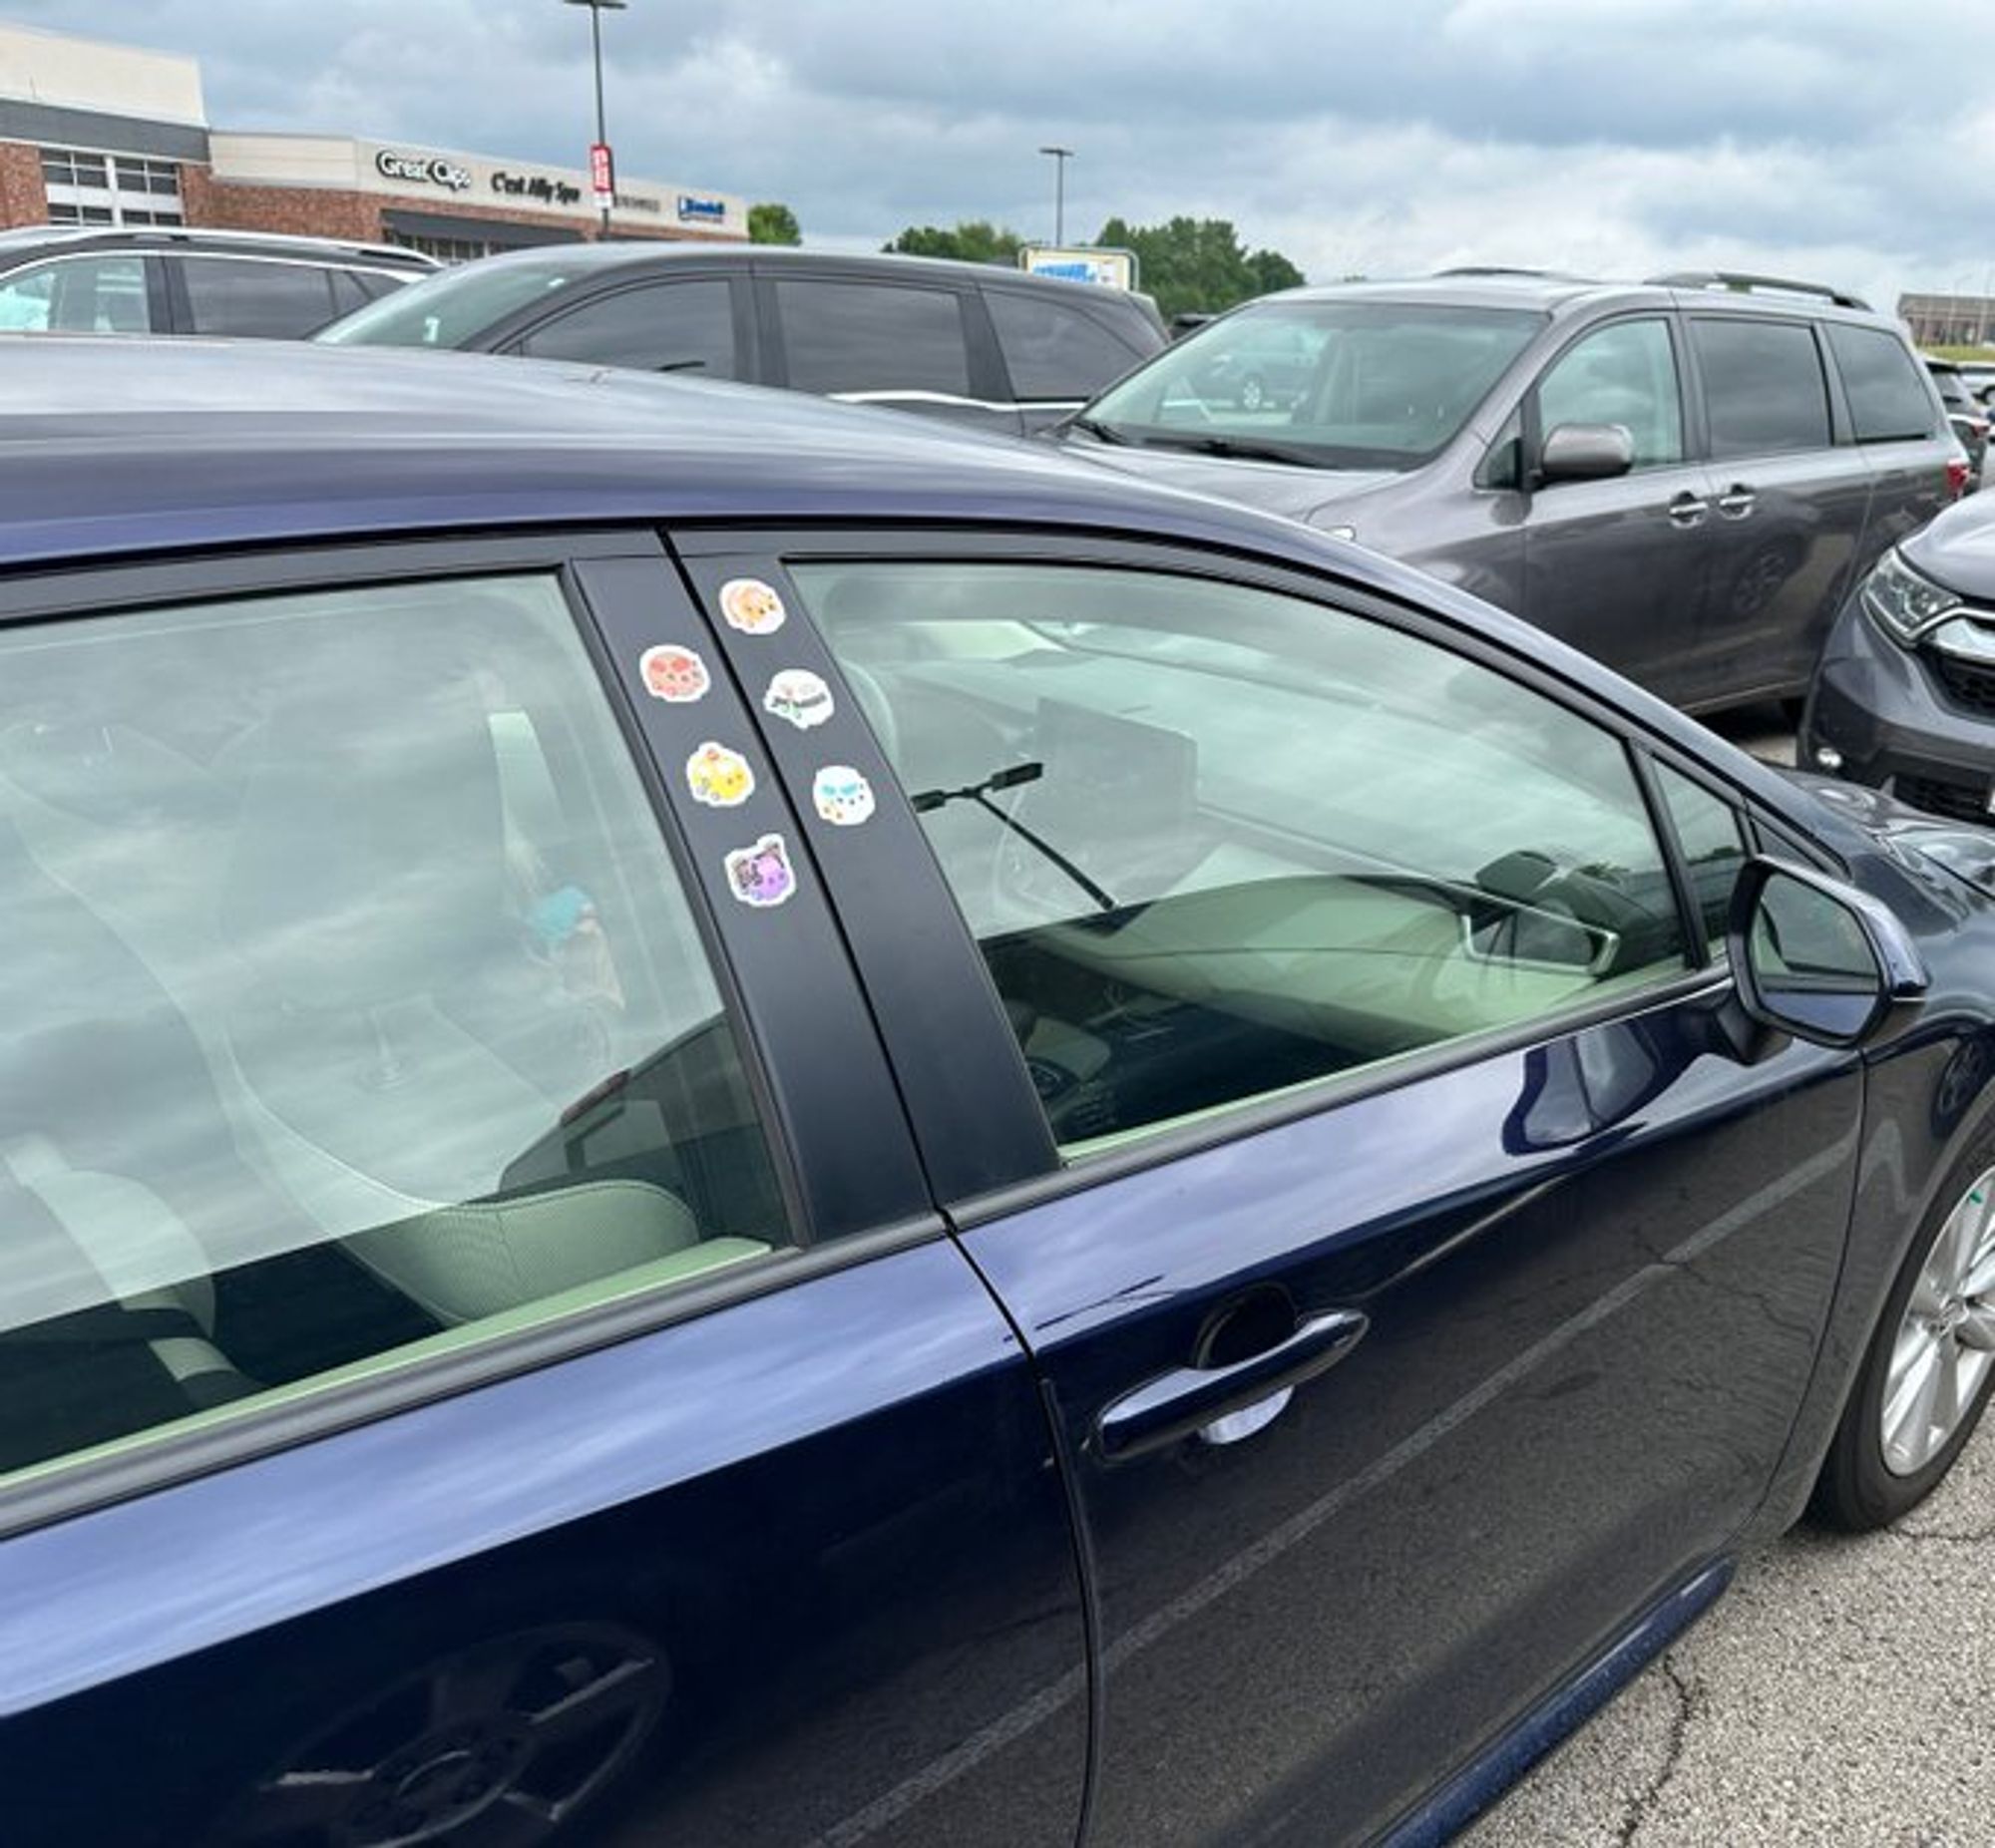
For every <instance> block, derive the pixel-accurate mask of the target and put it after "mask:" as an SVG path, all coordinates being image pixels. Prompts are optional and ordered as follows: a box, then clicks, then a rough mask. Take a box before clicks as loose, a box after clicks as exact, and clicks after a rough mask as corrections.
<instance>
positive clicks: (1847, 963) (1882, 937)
mask: <svg viewBox="0 0 1995 1848" xmlns="http://www.w3.org/2000/svg"><path fill="white" fill-rule="evenodd" d="M1726 948H1727V951H1728V953H1729V954H1730V956H1731V959H1732V974H1733V979H1734V980H1735V981H1736V982H1737V983H1738V984H1739V998H1740V1001H1741V1002H1742V1003H1743V1005H1744V1006H1745V1009H1746V1012H1747V1013H1748V1014H1749V1015H1751V1016H1752V1018H1753V1019H1755V1020H1757V1021H1759V1022H1760V1023H1761V1024H1762V1025H1764V1026H1771V1027H1777V1028H1779V1029H1780V1030H1781V1031H1782V1032H1786V1033H1792V1034H1793V1035H1794V1036H1795V1037H1796V1039H1805V1040H1809V1041H1812V1042H1813V1043H1814V1044H1815V1045H1818V1046H1854V1045H1858V1044H1860V1043H1861V1042H1862V1041H1863V1040H1865V1039H1866V1038H1868V1037H1869V1035H1870V1034H1871V1033H1872V1032H1874V1031H1875V1030H1876V1027H1877V1024H1878V1022H1879V1021H1881V1020H1882V1019H1883V1018H1884V1016H1885V1015H1886V1014H1887V1013H1889V1012H1890V1010H1891V1008H1892V1007H1893V1006H1894V1005H1895V1004H1896V1003H1897V1002H1899V1001H1905V1000H1910V999H1913V998H1914V997H1915V996H1917V995H1921V994H1923V993H1924V992H1925V991H1926V988H1927V987H1928V986H1929V985H1930V982H1931V979H1932V978H1931V976H1930V975H1929V974H1928V973H1927V971H1926V965H1925V959H1924V957H1922V956H1921V955H1920V954H1919V948H1918V944H1917V943H1916V942H1915V941H1914V940H1913V937H1912V934H1911V932H1910V931H1909V930H1907V929H1906V928H1905V926H1904V925H1903V924H1901V923H1899V921H1898V918H1897V916H1896V914H1895V913H1893V912H1892V911H1891V910H1890V908H1889V907H1888V906H1885V905H1883V904H1880V903H1879V902H1878V901H1877V900H1876V899H1873V898H1872V897H1871V896H1870V895H1869V894H1868V893H1867V892H1858V891H1857V890H1856V888H1855V887H1853V886H1847V885H1844V884H1843V883H1842V882H1841V881H1840V880H1834V879H1829V878H1827V877H1825V876H1824V875H1822V874H1820V873H1817V872H1815V871H1814V870H1813V869H1812V868H1809V867H1800V866H1796V865H1794V864H1793V863H1792V862H1789V861H1785V860H1767V859H1754V860H1749V861H1748V862H1747V863H1746V865H1745V866H1744V867H1743V868H1742V869H1741V870H1740V874H1739V884H1738V886H1737V887H1736V888H1735V889H1734V891H1733V894H1732V915H1731V919H1730V922H1729V926H1728V928H1727V931H1726Z"/></svg>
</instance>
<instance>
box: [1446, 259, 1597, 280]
mask: <svg viewBox="0 0 1995 1848" xmlns="http://www.w3.org/2000/svg"><path fill="white" fill-rule="evenodd" d="M1434 274H1435V275H1436V276H1537V277H1539V278H1541V279H1542V280H1544V281H1546V282H1576V281H1578V280H1579V278H1578V277H1577V276H1574V275H1570V274H1568V273H1567V272H1566V271H1565V270H1563V269H1527V268H1525V267H1524V266H1523V265H1522V264H1520V263H1459V264H1457V265H1455V267H1454V268H1452V269H1436V270H1435V271H1434Z"/></svg>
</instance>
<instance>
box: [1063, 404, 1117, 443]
mask: <svg viewBox="0 0 1995 1848" xmlns="http://www.w3.org/2000/svg"><path fill="white" fill-rule="evenodd" d="M1066 427H1067V428H1068V429H1069V430H1085V431H1086V432H1087V434H1088V435H1089V436H1091V437H1092V438H1094V440H1095V441H1096V442H1097V443H1127V442H1128V441H1129V439H1128V438H1127V437H1125V436H1124V435H1123V434H1122V433H1121V431H1119V430H1117V429H1116V428H1115V426H1114V425H1113V424H1104V423H1103V422H1102V421H1101V420H1100V418H1098V417H1089V416H1088V415H1087V414H1086V413H1085V412H1082V411H1076V412H1075V413H1074V414H1073V415H1072V416H1071V417H1069V418H1068V419H1067V420H1066Z"/></svg>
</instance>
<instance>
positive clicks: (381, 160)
mask: <svg viewBox="0 0 1995 1848" xmlns="http://www.w3.org/2000/svg"><path fill="white" fill-rule="evenodd" d="M374 171H375V172H376V173H377V174H379V175H380V176H381V178H382V179H383V180H394V181H399V182H400V183H401V184H402V185H418V186H441V187H442V188H443V189H444V190H445V191H446V192H469V191H470V190H471V169H470V168H468V167H466V166H464V165H463V164H462V163H461V162H457V161H453V160H452V159H450V157H449V156H448V155H441V154H403V153H401V152H400V151H399V150H397V149H394V148H380V149H376V150H375V154H374Z"/></svg>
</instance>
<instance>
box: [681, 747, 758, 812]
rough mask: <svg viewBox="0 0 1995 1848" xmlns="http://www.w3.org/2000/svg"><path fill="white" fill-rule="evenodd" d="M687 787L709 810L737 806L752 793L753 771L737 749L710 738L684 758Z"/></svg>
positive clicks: (753, 787)
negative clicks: (732, 749)
mask: <svg viewBox="0 0 1995 1848" xmlns="http://www.w3.org/2000/svg"><path fill="white" fill-rule="evenodd" d="M686 787H687V788H688V789H689V790H691V791H692V799H693V801H695V802H703V803H705V804H706V806H707V807H708V808H709V809H738V808H739V807H740V806H741V805H742V804H743V803H744V802H746V801H747V800H748V798H749V797H750V796H752V795H753V794H754V793H755V772H754V771H753V769H751V768H750V766H749V763H748V760H747V758H745V757H743V756H742V755H741V753H740V752H739V751H730V750H729V749H728V748H727V747H726V745H724V744H717V743H715V742H714V740H713V739H711V738H709V739H707V741H706V742H705V743H704V744H702V745H701V746H700V747H699V749H698V750H696V751H695V752H693V754H692V755H691V756H690V757H688V758H687V759H686Z"/></svg>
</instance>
